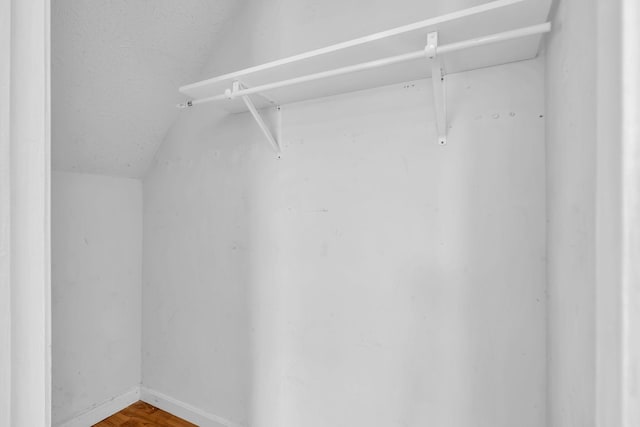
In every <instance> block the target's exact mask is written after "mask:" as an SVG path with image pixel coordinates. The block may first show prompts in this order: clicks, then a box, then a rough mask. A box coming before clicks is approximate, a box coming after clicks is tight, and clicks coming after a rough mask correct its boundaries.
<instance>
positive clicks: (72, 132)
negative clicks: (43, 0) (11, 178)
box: [51, 0, 268, 177]
mask: <svg viewBox="0 0 640 427" xmlns="http://www.w3.org/2000/svg"><path fill="white" fill-rule="evenodd" d="M51 3H52V9H53V11H52V12H53V13H52V42H53V55H52V75H53V147H54V151H53V166H54V168H55V169H56V170H64V171H71V172H86V173H98V174H105V175H117V176H126V177H140V176H142V175H143V174H144V173H145V172H146V170H147V168H148V166H149V164H150V162H151V160H152V159H153V156H154V154H155V151H156V149H157V147H158V145H159V144H160V143H161V142H162V139H163V137H164V135H165V133H166V132H167V129H169V127H170V126H171V124H172V122H173V121H174V120H175V118H176V116H177V114H178V111H177V110H176V108H175V104H176V103H178V102H180V101H181V100H182V97H181V96H180V94H179V93H178V92H177V88H178V86H180V85H182V84H185V83H188V82H189V81H191V80H193V79H195V78H197V76H198V73H199V72H200V70H201V68H202V67H203V66H204V64H205V63H206V61H207V59H208V58H209V57H210V55H211V47H212V45H213V43H214V40H215V38H216V35H217V34H218V33H219V32H220V31H221V30H222V29H223V28H224V26H225V25H226V23H227V22H228V20H229V17H230V16H232V15H233V10H234V8H235V7H236V5H238V4H241V3H242V1H239V0H238V1H234V0H180V1H168V0H162V1H127V0H110V1H104V0H103V1H91V2H84V1H74V0H55V1H52V2H51ZM267 3H268V2H267Z"/></svg>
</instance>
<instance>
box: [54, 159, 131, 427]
mask: <svg viewBox="0 0 640 427" xmlns="http://www.w3.org/2000/svg"><path fill="white" fill-rule="evenodd" d="M52 201H53V206H52V224H53V225H52V229H53V241H52V245H53V262H52V275H53V284H52V288H53V289H52V300H53V301H52V310H53V424H54V425H58V424H59V423H60V422H62V421H65V420H67V419H69V418H71V417H73V416H75V415H78V414H79V413H81V412H83V411H86V410H88V409H91V408H92V407H94V406H96V405H97V404H100V403H103V402H104V401H107V400H109V399H111V398H113V397H115V396H117V395H119V394H121V393H123V392H126V391H128V390H129V389H131V388H132V387H135V386H137V385H139V383H140V363H141V361H140V351H141V350H140V340H141V338H140V334H141V331H140V323H141V316H140V307H141V301H140V298H141V264H142V185H141V183H140V181H138V180H133V179H125V178H111V177H105V176H97V175H88V174H75V173H62V172H56V173H54V174H53V190H52Z"/></svg>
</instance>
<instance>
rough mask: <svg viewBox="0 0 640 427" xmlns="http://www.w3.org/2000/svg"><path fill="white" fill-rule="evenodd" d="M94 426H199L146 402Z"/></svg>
mask: <svg viewBox="0 0 640 427" xmlns="http://www.w3.org/2000/svg"><path fill="white" fill-rule="evenodd" d="M93 427H198V426H196V425H195V424H191V423H190V422H188V421H185V420H183V419H182V418H178V417H176V416H175V415H171V414H170V413H168V412H165V411H163V410H162V409H158V408H156V407H155V406H151V405H149V404H148V403H145V402H136V403H134V404H133V405H131V406H129V407H127V408H124V409H123V410H122V411H120V412H118V413H117V414H113V415H112V416H110V417H109V418H107V419H105V420H102V421H100V422H99V423H98V424H95V425H94V426H93Z"/></svg>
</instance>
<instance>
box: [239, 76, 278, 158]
mask: <svg viewBox="0 0 640 427" xmlns="http://www.w3.org/2000/svg"><path fill="white" fill-rule="evenodd" d="M240 89H246V87H245V86H244V85H243V84H241V83H240V82H239V81H235V82H233V89H232V90H231V91H230V93H229V92H227V95H228V97H229V98H230V99H233V98H235V96H234V93H235V92H237V91H239V90H240ZM241 98H242V101H244V104H245V105H246V106H247V108H248V109H249V112H250V113H251V115H252V116H253V119H254V120H255V121H256V123H257V124H258V127H259V128H260V130H261V131H262V133H263V134H264V136H265V137H266V138H267V141H269V143H270V144H271V146H272V147H273V149H274V150H275V151H276V153H277V154H278V158H280V157H281V155H282V151H281V150H280V145H279V144H278V141H277V140H276V139H275V138H274V136H273V134H272V133H271V130H270V129H269V127H268V126H267V124H266V123H265V122H264V119H263V118H262V116H261V115H260V113H259V112H258V109H257V108H256V106H255V104H254V103H253V101H252V100H251V98H250V97H249V95H241ZM280 114H281V112H280V108H279V107H278V115H280Z"/></svg>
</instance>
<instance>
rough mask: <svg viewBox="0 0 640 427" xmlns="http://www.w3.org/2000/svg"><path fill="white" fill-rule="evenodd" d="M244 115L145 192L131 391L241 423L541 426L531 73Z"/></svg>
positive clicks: (474, 77)
mask: <svg viewBox="0 0 640 427" xmlns="http://www.w3.org/2000/svg"><path fill="white" fill-rule="evenodd" d="M447 84H448V102H449V118H450V124H451V129H450V133H449V141H450V142H449V145H447V146H445V147H442V146H439V145H438V144H437V143H436V135H435V129H434V123H433V110H432V107H431V102H432V101H431V100H432V98H431V88H430V81H429V80H425V81H418V82H411V83H407V84H401V85H395V86H391V87H387V88H381V89H375V90H371V91H366V92H360V93H355V94H349V95H344V96H340V97H335V98H329V99H324V100H319V101H314V102H309V103H305V104H298V105H291V106H286V107H285V108H284V110H283V129H282V132H283V151H284V155H283V156H284V157H283V158H282V159H280V160H277V159H276V157H275V155H274V153H273V152H272V151H271V149H270V147H269V145H268V143H267V142H266V141H265V140H264V139H263V138H262V137H261V134H260V133H259V130H258V129H257V127H256V126H255V124H254V123H253V121H252V120H251V118H250V117H249V116H248V115H246V114H244V115H235V116H223V115H221V114H220V113H218V112H217V111H216V110H215V107H214V106H203V107H202V108H198V109H193V110H191V111H189V112H188V113H187V114H185V115H184V117H182V118H181V119H180V120H179V121H178V122H177V123H176V125H175V126H174V127H173V128H172V130H171V132H170V134H169V135H168V137H167V140H166V141H165V144H164V145H163V147H162V149H161V151H160V152H159V155H158V157H157V159H156V161H155V163H154V166H153V168H152V170H151V173H150V174H149V175H148V177H147V178H146V179H145V183H144V197H145V203H144V210H145V213H144V227H145V232H144V249H145V251H144V267H143V270H144V280H143V385H144V386H146V387H149V388H151V389H153V390H157V391H159V392H161V393H164V394H166V395H169V396H171V397H173V398H175V399H178V400H181V401H183V402H186V403H188V404H190V405H193V406H195V407H198V408H201V409H202V410H204V411H206V412H209V413H214V414H217V415H219V416H222V417H225V418H227V419H230V420H232V421H235V422H238V423H242V424H245V425H251V426H279V427H283V426H287V427H289V426H290V427H293V426H300V425H305V426H327V425H335V426H353V425H368V426H389V425H402V426H424V425H442V426H447V427H462V426H469V425H476V426H492V427H496V426H500V427H501V426H504V427H507V426H509V427H511V426H513V425H519V426H531V427H533V426H536V427H539V426H543V425H544V424H545V388H546V384H545V369H546V367H545V354H546V351H545V297H544V294H545V260H544V253H545V221H544V213H545V185H544V183H545V179H544V178H545V177H544V126H545V125H544V118H543V115H544V101H543V89H544V87H543V66H542V63H541V62H540V61H526V62H522V63H517V64H511V65H507V66H501V67H495V68H491V69H484V70H477V71H474V72H470V73H465V74H459V75H452V76H450V77H449V78H448V83H447Z"/></svg>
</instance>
